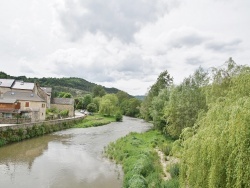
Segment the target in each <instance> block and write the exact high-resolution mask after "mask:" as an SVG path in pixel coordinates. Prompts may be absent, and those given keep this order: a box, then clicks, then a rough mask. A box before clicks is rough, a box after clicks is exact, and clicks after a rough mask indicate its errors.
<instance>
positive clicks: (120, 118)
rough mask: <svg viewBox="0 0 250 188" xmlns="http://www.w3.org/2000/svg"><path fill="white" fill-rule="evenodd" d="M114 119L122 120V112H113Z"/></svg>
mask: <svg viewBox="0 0 250 188" xmlns="http://www.w3.org/2000/svg"><path fill="white" fill-rule="evenodd" d="M115 120H116V121H122V113H121V112H117V113H116V114H115Z"/></svg>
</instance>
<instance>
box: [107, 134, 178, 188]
mask: <svg viewBox="0 0 250 188" xmlns="http://www.w3.org/2000/svg"><path fill="white" fill-rule="evenodd" d="M172 144H173V140H171V139H170V138H167V137H165V136H163V135H162V134H161V133H160V132H158V131H155V130H150V131H148V132H145V133H140V134H139V133H130V134H129V135H127V136H125V137H123V138H121V139H119V140H117V141H116V142H112V143H111V144H109V146H108V147H107V148H106V149H105V154H106V155H107V157H108V158H109V159H111V160H115V161H116V162H117V163H119V164H121V165H122V167H123V171H124V181H123V187H125V188H127V187H129V188H137V187H140V188H144V187H145V188H146V187H171V188H177V187H179V180H178V175H179V167H178V165H174V164H170V163H169V165H168V166H165V167H164V168H163V165H162V161H166V160H167V159H168V158H167V155H172V154H170V150H171V149H170V148H172ZM156 147H157V148H158V149H157V150H158V151H159V150H160V151H161V152H160V153H161V154H163V153H164V155H165V159H163V158H161V159H160V156H159V155H158V153H159V152H157V151H156ZM166 171H167V172H169V174H170V176H171V177H168V178H167V179H166V178H165V176H166V175H164V174H166ZM164 172H165V173H164Z"/></svg>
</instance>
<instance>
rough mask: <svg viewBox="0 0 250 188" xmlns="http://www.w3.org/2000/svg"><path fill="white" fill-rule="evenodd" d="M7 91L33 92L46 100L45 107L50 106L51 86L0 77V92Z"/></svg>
mask: <svg viewBox="0 0 250 188" xmlns="http://www.w3.org/2000/svg"><path fill="white" fill-rule="evenodd" d="M7 91H13V92H15V91H22V92H28V93H30V92H33V93H35V94H37V95H38V96H39V97H41V98H42V99H44V100H45V101H46V106H47V108H50V101H51V93H52V88H45V87H40V86H39V84H37V83H31V82H24V81H22V80H14V79H0V93H5V92H7Z"/></svg>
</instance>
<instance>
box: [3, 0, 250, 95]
mask: <svg viewBox="0 0 250 188" xmlns="http://www.w3.org/2000/svg"><path fill="white" fill-rule="evenodd" d="M248 7H250V1H248V0H239V1H236V0H230V1H224V0H214V1H211V0H204V1H199V0H182V1H176V0H170V1H165V0H157V1H146V0H136V1H132V0H121V1H115V0H107V1H101V0H85V1H80V0H44V1H39V0H31V1H30V0H23V1H20V2H19V1H14V0H9V1H1V2H0V41H1V42H0V68H1V71H5V72H6V73H8V74H12V75H24V74H25V75H27V76H30V77H31V76H36V77H48V76H53V77H54V76H56V77H62V76H66V77H70V76H71V77H81V78H84V79H86V80H89V81H91V82H95V83H99V84H102V85H105V86H109V87H117V88H119V89H123V90H125V91H127V92H129V93H130V94H145V93H146V92H147V89H148V88H149V87H150V86H151V85H152V84H153V83H154V82H155V81H156V78H157V77H158V75H159V74H160V72H162V71H164V70H166V69H167V70H168V72H169V73H170V74H171V75H172V76H173V77H174V80H175V83H179V82H181V81H182V80H183V78H184V77H186V76H189V75H190V74H192V73H193V71H194V70H195V69H197V68H198V67H199V66H203V67H204V68H209V67H212V66H218V65H221V64H222V63H224V62H225V61H226V60H227V59H228V58H229V57H233V59H234V60H235V61H236V62H237V63H239V64H250V62H249V60H250V55H249V53H248V52H249V49H250V37H249V33H250V24H249V23H250V13H249V11H248Z"/></svg>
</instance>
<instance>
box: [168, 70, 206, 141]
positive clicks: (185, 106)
mask: <svg viewBox="0 0 250 188" xmlns="http://www.w3.org/2000/svg"><path fill="white" fill-rule="evenodd" d="M207 75H208V74H207V73H206V72H205V71H204V70H203V69H201V68H199V69H198V70H196V71H195V73H194V74H193V75H192V76H189V77H188V78H185V79H184V81H183V82H182V83H181V84H180V85H179V86H176V87H174V88H173V90H172V91H171V94H170V98H169V102H168V104H167V106H166V108H165V114H164V115H165V118H166V122H167V126H166V132H167V133H168V134H169V135H171V136H172V137H174V138H179V136H180V134H181V132H182V130H183V129H184V128H185V127H193V126H194V124H195V122H196V120H197V118H198V115H199V113H200V112H202V111H207V104H206V96H205V93H204V92H203V90H202V87H205V86H206V84H208V81H207V80H208V77H207ZM201 86H202V87H201Z"/></svg>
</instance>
